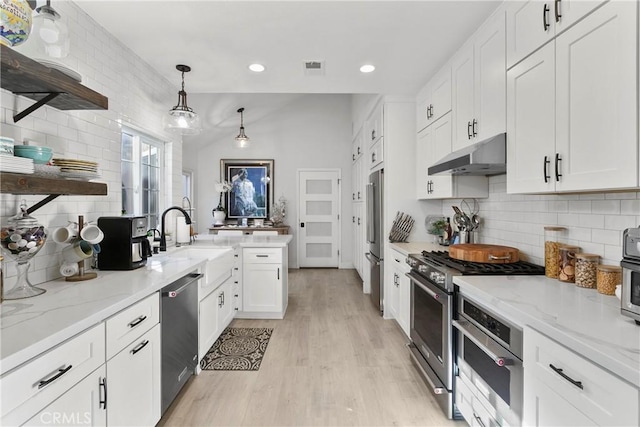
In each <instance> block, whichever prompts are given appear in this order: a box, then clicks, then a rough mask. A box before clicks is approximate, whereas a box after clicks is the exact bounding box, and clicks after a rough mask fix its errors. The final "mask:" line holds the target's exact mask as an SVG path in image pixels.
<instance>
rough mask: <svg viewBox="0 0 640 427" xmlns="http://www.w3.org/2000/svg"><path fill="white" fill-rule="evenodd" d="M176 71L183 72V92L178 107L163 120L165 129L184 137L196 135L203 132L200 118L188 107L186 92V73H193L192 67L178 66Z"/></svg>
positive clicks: (170, 111)
mask: <svg viewBox="0 0 640 427" xmlns="http://www.w3.org/2000/svg"><path fill="white" fill-rule="evenodd" d="M176 69H177V70H178V71H180V72H182V90H180V91H179V92H178V105H176V106H175V107H173V108H172V109H171V110H169V113H168V114H165V116H164V117H163V119H162V122H163V125H164V129H165V130H166V131H169V132H173V133H179V134H182V135H195V134H198V133H200V131H201V130H202V127H201V124H200V116H198V114H197V113H196V112H195V111H193V109H192V108H190V107H189V106H188V105H187V92H185V90H184V73H188V72H189V71H191V67H189V66H188V65H176Z"/></svg>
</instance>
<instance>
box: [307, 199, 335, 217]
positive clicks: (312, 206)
mask: <svg viewBox="0 0 640 427" xmlns="http://www.w3.org/2000/svg"><path fill="white" fill-rule="evenodd" d="M307 215H331V202H330V201H307Z"/></svg>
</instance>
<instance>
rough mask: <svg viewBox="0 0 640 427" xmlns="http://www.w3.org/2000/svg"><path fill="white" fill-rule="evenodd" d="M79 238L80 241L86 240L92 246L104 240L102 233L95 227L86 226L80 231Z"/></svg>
mask: <svg viewBox="0 0 640 427" xmlns="http://www.w3.org/2000/svg"><path fill="white" fill-rule="evenodd" d="M80 237H81V238H82V240H86V241H87V242H89V243H91V244H92V245H96V244H98V243H100V242H102V239H104V233H103V232H102V230H100V228H99V227H98V226H97V225H86V226H84V227H83V228H82V230H80Z"/></svg>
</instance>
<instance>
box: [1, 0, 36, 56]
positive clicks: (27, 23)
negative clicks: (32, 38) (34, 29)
mask: <svg viewBox="0 0 640 427" xmlns="http://www.w3.org/2000/svg"><path fill="white" fill-rule="evenodd" d="M31 13H32V11H31V6H29V3H27V1H26V0H3V1H0V44H3V45H5V46H9V47H13V46H17V45H19V44H20V43H24V42H25V41H26V40H27V38H28V37H29V34H30V33H31V25H32V20H31Z"/></svg>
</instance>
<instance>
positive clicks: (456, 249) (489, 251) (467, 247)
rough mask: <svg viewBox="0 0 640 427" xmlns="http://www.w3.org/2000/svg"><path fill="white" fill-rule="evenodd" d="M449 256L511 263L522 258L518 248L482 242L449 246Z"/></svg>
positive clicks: (475, 260)
mask: <svg viewBox="0 0 640 427" xmlns="http://www.w3.org/2000/svg"><path fill="white" fill-rule="evenodd" d="M449 256H450V257H451V258H455V259H459V260H461V261H471V262H486V263H491V264H509V263H511V262H518V261H519V260H520V252H519V251H518V249H516V248H512V247H509V246H500V245H484V244H480V243H475V244H474V243H463V244H460V245H451V246H449Z"/></svg>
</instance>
